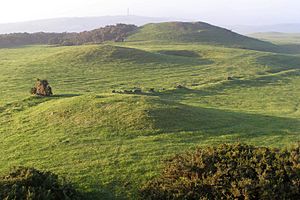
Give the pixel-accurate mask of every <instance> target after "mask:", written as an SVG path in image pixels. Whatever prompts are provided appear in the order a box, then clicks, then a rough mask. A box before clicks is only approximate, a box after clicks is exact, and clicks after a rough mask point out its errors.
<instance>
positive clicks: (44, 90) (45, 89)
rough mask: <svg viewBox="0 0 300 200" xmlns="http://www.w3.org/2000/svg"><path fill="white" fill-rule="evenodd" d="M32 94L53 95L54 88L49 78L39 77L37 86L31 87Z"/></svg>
mask: <svg viewBox="0 0 300 200" xmlns="http://www.w3.org/2000/svg"><path fill="white" fill-rule="evenodd" d="M30 92H31V94H32V95H37V96H52V95H53V93H52V88H51V86H50V85H49V82H48V81H47V80H40V79H37V80H36V83H35V86H34V87H33V88H31V91H30Z"/></svg>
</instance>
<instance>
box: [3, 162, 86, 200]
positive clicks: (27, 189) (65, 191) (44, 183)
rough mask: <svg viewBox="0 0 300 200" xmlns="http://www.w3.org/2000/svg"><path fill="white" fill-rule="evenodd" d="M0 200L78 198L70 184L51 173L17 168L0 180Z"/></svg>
mask: <svg viewBox="0 0 300 200" xmlns="http://www.w3.org/2000/svg"><path fill="white" fill-rule="evenodd" d="M0 199H8V200H10V199H17V200H23V199H24V200H25V199H26V200H29V199H30V200H71V199H80V197H79V195H78V193H77V192H76V190H75V189H74V188H73V187H72V186H71V185H70V184H68V183H65V182H64V181H63V180H60V179H59V178H58V176H57V175H55V174H53V173H51V172H41V171H38V170H36V169H33V168H25V167H18V168H15V169H13V170H12V171H11V172H10V173H9V174H8V175H7V176H5V177H1V178H0Z"/></svg>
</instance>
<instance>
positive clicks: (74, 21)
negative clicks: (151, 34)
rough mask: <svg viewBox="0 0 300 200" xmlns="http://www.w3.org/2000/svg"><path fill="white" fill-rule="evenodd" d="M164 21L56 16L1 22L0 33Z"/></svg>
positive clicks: (132, 17)
mask: <svg viewBox="0 0 300 200" xmlns="http://www.w3.org/2000/svg"><path fill="white" fill-rule="evenodd" d="M164 21H169V20H168V19H167V18H154V17H142V16H133V15H130V16H102V17H78V18H76V17H74V18H56V19H45V20H36V21H28V22H19V23H8V24H0V34H4V33H19V32H21V33H23V32H28V33H35V32H56V33H62V32H82V31H87V30H92V29H97V28H99V27H104V26H106V25H113V24H117V23H124V24H135V25H137V26H141V25H145V24H147V23H156V22H164Z"/></svg>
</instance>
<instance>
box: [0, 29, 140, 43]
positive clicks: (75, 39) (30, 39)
mask: <svg viewBox="0 0 300 200" xmlns="http://www.w3.org/2000/svg"><path fill="white" fill-rule="evenodd" d="M137 30H138V27H137V26H135V25H127V24H116V25H109V26H105V27H103V28H99V29H95V30H92V31H84V32H80V33H67V32H65V33H45V32H39V33H10V34H2V35H0V47H2V48H3V47H15V46H23V45H33V44H51V45H63V46H72V45H81V44H95V43H101V42H104V41H115V42H122V41H124V40H125V38H126V37H128V36H129V35H130V34H132V33H134V32H135V31H137Z"/></svg>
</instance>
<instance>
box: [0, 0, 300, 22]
mask: <svg viewBox="0 0 300 200" xmlns="http://www.w3.org/2000/svg"><path fill="white" fill-rule="evenodd" d="M0 6H1V7H0V23H8V22H19V21H28V20H36V19H48V18H58V17H86V16H106V15H126V12H127V8H130V14H132V15H139V16H149V17H168V18H169V17H171V18H182V19H191V20H199V21H206V22H210V23H214V24H249V25H253V24H278V23H300V0H1V4H0Z"/></svg>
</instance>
